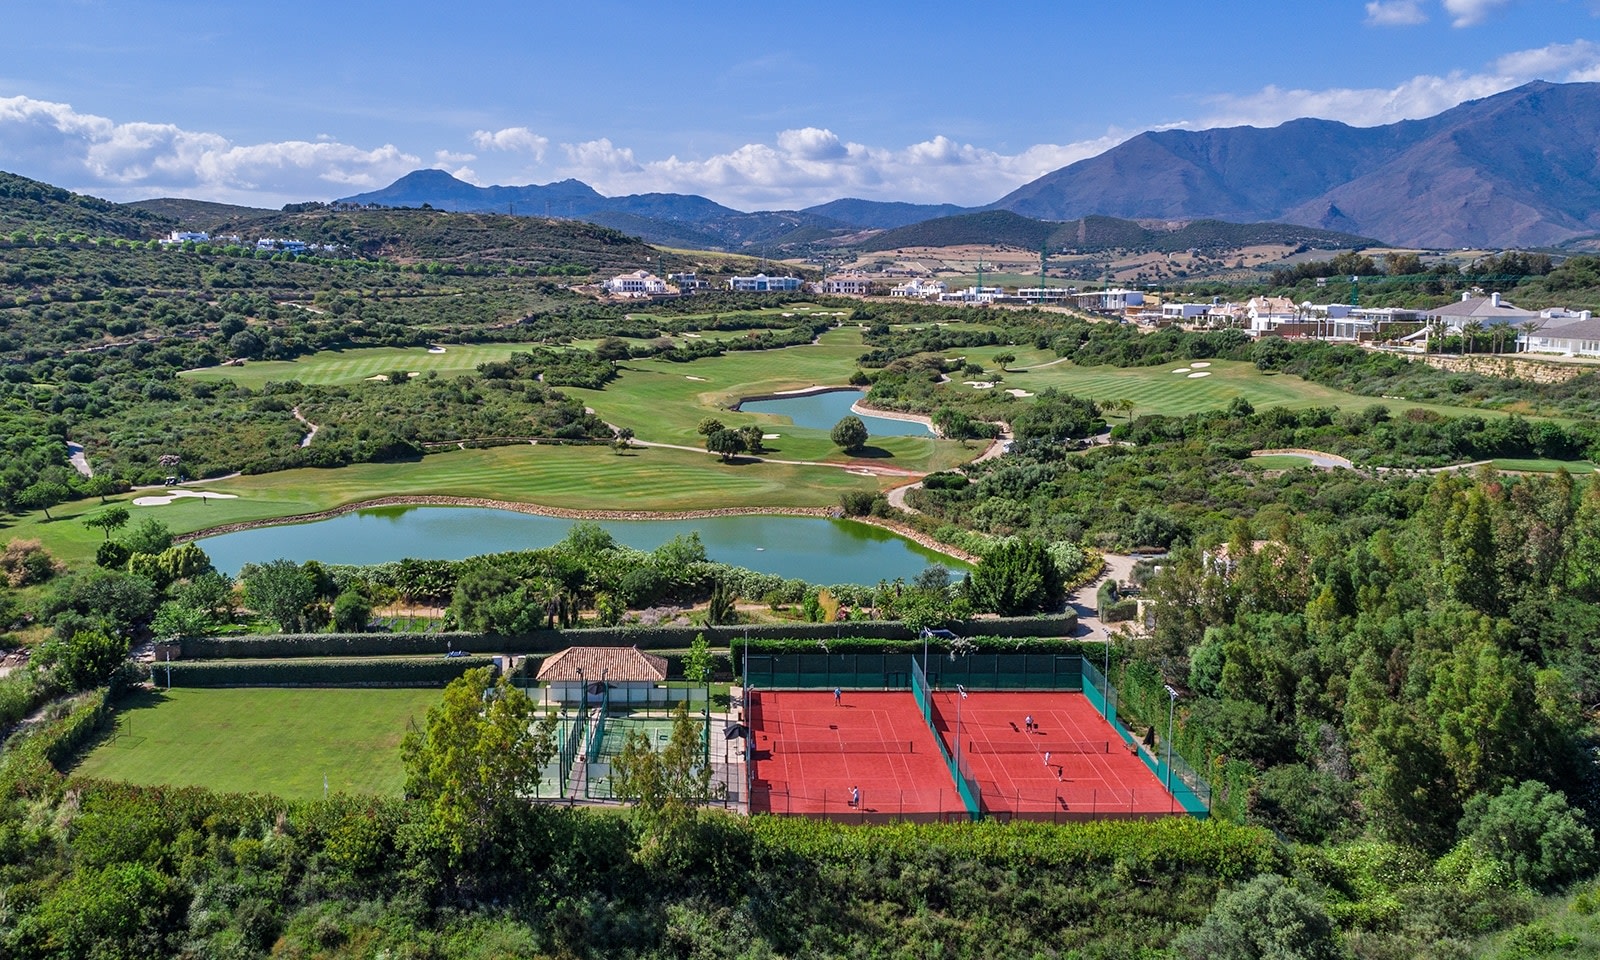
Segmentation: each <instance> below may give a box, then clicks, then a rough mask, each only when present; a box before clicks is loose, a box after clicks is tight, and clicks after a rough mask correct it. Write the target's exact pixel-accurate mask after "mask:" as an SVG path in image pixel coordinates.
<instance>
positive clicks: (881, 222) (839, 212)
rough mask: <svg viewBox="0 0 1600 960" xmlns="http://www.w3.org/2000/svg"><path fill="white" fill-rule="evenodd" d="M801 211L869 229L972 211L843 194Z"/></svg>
mask: <svg viewBox="0 0 1600 960" xmlns="http://www.w3.org/2000/svg"><path fill="white" fill-rule="evenodd" d="M800 212H801V213H810V214H815V215H816V216H819V217H825V218H827V219H829V220H836V221H838V222H840V223H842V224H845V225H846V226H851V227H858V228H862V229H871V230H893V229H894V228H895V227H904V226H908V225H910V224H913V223H921V222H922V221H924V220H933V219H935V218H938V217H953V216H956V215H958V214H962V213H971V212H972V211H971V210H970V209H968V208H967V207H958V206H956V205H955V204H953V203H888V202H883V201H879V200H858V199H856V198H854V197H846V198H844V199H842V200H830V201H828V202H827V203H822V204H818V205H816V206H814V207H806V208H805V209H804V210H802V211H800Z"/></svg>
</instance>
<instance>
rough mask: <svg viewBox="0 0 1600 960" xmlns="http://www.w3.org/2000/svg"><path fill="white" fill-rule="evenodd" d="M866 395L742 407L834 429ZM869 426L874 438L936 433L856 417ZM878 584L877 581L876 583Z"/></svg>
mask: <svg viewBox="0 0 1600 960" xmlns="http://www.w3.org/2000/svg"><path fill="white" fill-rule="evenodd" d="M864 396H866V394H865V393H864V392H863V391H860V390H831V391H829V392H827V393H813V394H810V395H809V396H802V397H779V398H777V399H775V400H746V401H744V402H743V403H741V404H739V411H740V412H741V413H771V414H776V415H777V416H780V417H788V418H789V419H790V420H791V421H793V422H794V425H795V426H797V427H808V428H810V429H812V430H832V429H833V425H834V424H836V423H838V422H839V421H840V420H843V419H844V418H845V417H848V416H850V415H851V414H852V413H854V411H853V410H851V409H850V406H851V404H853V403H855V402H856V401H857V400H860V399H861V398H862V397H864ZM855 415H856V416H858V417H860V418H861V422H862V423H865V424H866V425H867V433H868V435H870V436H874V437H929V436H932V435H933V430H932V428H930V427H929V426H928V425H927V424H924V423H918V422H916V421H915V420H890V419H889V418H887V417H874V416H871V415H869V414H860V413H857V414H855ZM874 582H876V581H874Z"/></svg>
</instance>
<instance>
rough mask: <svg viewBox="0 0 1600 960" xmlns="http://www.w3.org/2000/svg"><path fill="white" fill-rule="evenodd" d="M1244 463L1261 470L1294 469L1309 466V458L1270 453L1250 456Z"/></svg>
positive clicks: (1290, 454)
mask: <svg viewBox="0 0 1600 960" xmlns="http://www.w3.org/2000/svg"><path fill="white" fill-rule="evenodd" d="M1246 464H1247V465H1248V466H1252V467H1256V468H1258V469H1261V470H1295V469H1298V468H1300V467H1309V466H1311V458H1310V457H1301V456H1296V455H1295V454H1292V453H1271V454H1268V455H1266V456H1264V457H1251V458H1250V459H1249V460H1248V461H1246Z"/></svg>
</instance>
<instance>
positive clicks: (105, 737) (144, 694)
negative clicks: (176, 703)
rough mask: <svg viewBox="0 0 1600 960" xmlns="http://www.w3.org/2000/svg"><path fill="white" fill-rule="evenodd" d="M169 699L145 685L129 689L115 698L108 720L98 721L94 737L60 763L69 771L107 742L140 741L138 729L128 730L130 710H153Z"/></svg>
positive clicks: (68, 772)
mask: <svg viewBox="0 0 1600 960" xmlns="http://www.w3.org/2000/svg"><path fill="white" fill-rule="evenodd" d="M170 699H171V698H170V697H168V696H167V694H166V692H165V691H162V690H151V689H149V688H146V687H140V688H138V689H135V690H131V691H129V692H128V693H125V694H123V695H122V696H121V697H119V698H117V703H116V707H115V709H114V711H113V712H112V714H111V722H109V723H104V724H101V726H100V729H99V730H97V731H95V733H94V735H93V736H91V737H89V738H87V739H86V740H84V742H83V744H82V745H81V746H79V747H78V749H77V750H76V751H75V752H74V753H73V754H72V757H71V759H69V760H68V761H67V762H66V763H64V764H62V770H63V772H64V773H67V774H71V773H72V772H73V771H75V770H77V768H78V766H79V765H80V764H82V763H83V760H84V758H85V757H87V756H89V754H91V753H94V752H95V751H96V750H98V749H100V748H101V747H102V746H105V745H107V744H118V743H123V742H126V743H127V745H128V746H130V747H133V746H137V745H138V744H140V743H143V742H144V737H143V736H142V735H140V734H139V733H138V731H137V729H136V728H133V729H130V727H131V725H130V723H129V721H130V720H132V719H133V716H134V713H133V712H134V711H136V710H151V709H154V708H156V707H159V706H160V705H161V704H163V703H166V702H167V701H168V700H170Z"/></svg>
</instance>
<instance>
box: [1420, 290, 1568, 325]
mask: <svg viewBox="0 0 1600 960" xmlns="http://www.w3.org/2000/svg"><path fill="white" fill-rule="evenodd" d="M1422 316H1423V318H1424V322H1426V323H1428V324H1429V325H1431V326H1435V327H1439V328H1441V329H1443V330H1444V331H1446V332H1448V333H1460V332H1461V329H1462V328H1463V327H1465V326H1466V325H1467V324H1469V323H1476V324H1478V325H1479V326H1481V327H1485V328H1487V327H1492V326H1495V325H1497V324H1507V325H1510V326H1513V327H1520V326H1522V325H1523V324H1526V323H1528V322H1529V321H1533V320H1538V319H1539V314H1538V313H1536V312H1534V311H1532V310H1523V309H1521V308H1519V307H1514V306H1512V305H1511V303H1510V301H1507V300H1502V299H1500V294H1498V293H1491V294H1489V295H1488V296H1487V297H1475V296H1473V295H1472V294H1471V293H1463V294H1462V295H1461V299H1460V300H1457V301H1456V302H1455V303H1447V304H1445V305H1444V306H1442V307H1435V308H1434V309H1432V310H1428V311H1425V312H1424V313H1423V315H1422Z"/></svg>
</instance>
